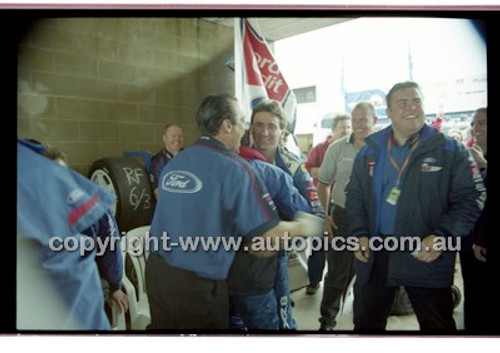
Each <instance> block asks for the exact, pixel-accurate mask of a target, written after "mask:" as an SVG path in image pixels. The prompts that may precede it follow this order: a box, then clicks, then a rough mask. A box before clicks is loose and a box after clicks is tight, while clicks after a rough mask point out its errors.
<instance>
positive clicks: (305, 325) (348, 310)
mask: <svg viewBox="0 0 500 353" xmlns="http://www.w3.org/2000/svg"><path fill="white" fill-rule="evenodd" d="M454 283H455V285H456V286H457V287H458V288H460V291H461V292H462V293H463V288H462V275H461V273H460V265H459V264H458V263H457V265H456V266H455V282H454ZM322 295H323V287H322V286H321V287H320V289H319V290H318V291H317V292H316V294H314V295H308V294H306V290H305V288H303V289H300V290H297V291H295V292H293V293H292V300H293V301H294V303H295V306H294V308H293V315H294V318H295V321H296V322H297V329H298V330H302V331H317V330H318V329H319V326H320V323H319V321H318V319H319V317H320V314H319V307H320V303H321V297H322ZM352 303H353V291H352V287H351V288H350V290H349V292H348V294H347V297H346V301H345V303H344V307H343V310H342V311H341V313H339V315H338V316H337V326H336V327H335V331H339V333H342V334H344V333H349V332H348V331H352V330H353V328H354V324H353V321H352V319H353V311H352ZM453 314H454V315H453V316H454V318H455V322H456V324H457V328H458V329H459V330H460V329H463V298H462V300H461V301H460V304H459V305H458V306H457V307H456V308H455V310H454V312H453ZM387 330H388V331H391V330H397V331H418V330H419V326H418V322H417V319H416V317H415V315H414V314H409V315H398V316H394V315H391V316H390V317H389V320H388V323H387ZM346 331H347V332H346Z"/></svg>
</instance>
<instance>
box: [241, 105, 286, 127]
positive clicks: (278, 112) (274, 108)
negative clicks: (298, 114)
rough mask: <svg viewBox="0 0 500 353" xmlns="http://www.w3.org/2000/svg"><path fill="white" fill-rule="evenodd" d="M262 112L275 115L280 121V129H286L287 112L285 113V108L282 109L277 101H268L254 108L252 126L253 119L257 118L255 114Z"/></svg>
mask: <svg viewBox="0 0 500 353" xmlns="http://www.w3.org/2000/svg"><path fill="white" fill-rule="evenodd" d="M260 112H267V113H271V114H273V115H274V116H275V117H277V118H278V120H279V125H280V129H281V130H285V129H286V125H287V123H288V120H287V119H286V115H285V112H284V111H283V108H281V104H280V103H279V102H278V101H275V100H273V99H268V100H264V101H262V102H260V103H259V104H257V106H256V107H255V108H253V111H252V118H251V119H250V124H253V117H254V116H255V114H257V113H260Z"/></svg>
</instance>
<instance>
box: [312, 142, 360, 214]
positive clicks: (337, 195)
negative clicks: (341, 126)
mask: <svg viewBox="0 0 500 353" xmlns="http://www.w3.org/2000/svg"><path fill="white" fill-rule="evenodd" d="M357 153H358V149H357V148H356V147H355V146H354V135H353V134H352V133H351V134H349V135H347V136H344V137H342V138H341V139H339V140H337V141H335V142H334V143H332V144H331V145H330V147H329V148H328V150H327V151H326V155H325V158H324V160H323V164H322V165H321V168H320V170H319V175H318V180H319V181H320V182H321V183H323V184H327V185H330V184H331V183H333V182H335V185H334V187H333V191H332V196H331V198H332V200H333V202H334V203H335V204H336V205H338V206H340V207H342V208H345V187H346V185H347V183H348V182H349V178H350V176H351V172H352V166H353V164H354V159H355V158H356V154H357Z"/></svg>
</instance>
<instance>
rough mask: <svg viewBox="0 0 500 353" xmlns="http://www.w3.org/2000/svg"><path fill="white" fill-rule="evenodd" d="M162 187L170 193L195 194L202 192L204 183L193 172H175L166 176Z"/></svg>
mask: <svg viewBox="0 0 500 353" xmlns="http://www.w3.org/2000/svg"><path fill="white" fill-rule="evenodd" d="M161 187H162V189H163V190H166V191H168V192H175V193H185V194H193V193H195V192H198V191H200V190H201V188H202V187H203V183H202V182H201V180H200V178H198V177H197V176H196V175H194V174H193V173H191V172H187V171H185V170H173V171H171V172H168V173H167V174H165V176H164V177H163V179H162V183H161Z"/></svg>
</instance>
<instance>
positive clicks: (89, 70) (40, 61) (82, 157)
mask: <svg viewBox="0 0 500 353" xmlns="http://www.w3.org/2000/svg"><path fill="white" fill-rule="evenodd" d="M24 32H25V33H24V35H23V37H22V38H21V40H20V42H19V51H18V116H17V125H18V136H19V137H28V138H35V139H38V140H40V141H43V142H46V143H49V144H51V145H53V146H55V147H58V148H60V149H62V150H63V151H65V152H66V153H67V155H68V159H69V164H70V166H71V167H72V168H74V169H76V170H77V171H79V172H80V173H82V174H87V172H88V169H89V167H90V165H91V164H92V163H93V162H94V161H95V160H97V159H99V158H102V157H116V156H120V155H121V153H122V152H123V151H130V150H149V151H150V152H151V153H153V154H154V153H156V151H157V150H159V149H160V148H161V135H162V133H163V126H164V125H165V124H166V123H177V124H180V125H182V126H183V127H184V131H185V137H186V143H187V144H189V143H191V142H193V141H194V140H195V139H196V138H197V137H198V129H197V127H196V122H195V120H194V114H195V111H196V108H197V106H198V104H199V103H200V101H201V99H203V97H204V96H206V95H207V94H209V93H221V92H227V93H233V92H234V79H233V72H232V71H230V70H229V69H228V68H226V67H225V65H224V63H225V61H226V59H227V58H228V57H229V55H231V53H232V51H233V30H232V28H227V27H223V26H219V25H216V24H213V23H210V22H206V21H203V20H201V19H199V18H106V17H101V18H45V19H39V20H36V21H34V22H32V23H30V25H29V28H26V29H25V31H24Z"/></svg>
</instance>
